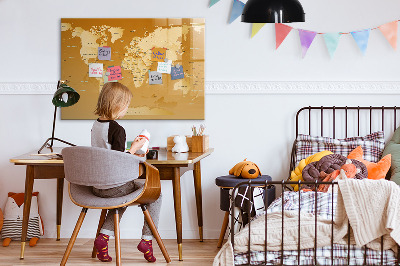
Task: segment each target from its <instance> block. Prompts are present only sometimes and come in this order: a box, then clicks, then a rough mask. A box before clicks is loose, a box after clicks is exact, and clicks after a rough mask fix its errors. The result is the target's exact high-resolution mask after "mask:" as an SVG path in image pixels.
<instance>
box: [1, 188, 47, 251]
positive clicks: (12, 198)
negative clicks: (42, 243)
mask: <svg viewBox="0 0 400 266" xmlns="http://www.w3.org/2000/svg"><path fill="white" fill-rule="evenodd" d="M38 195H39V192H33V193H32V200H31V211H30V215H29V221H28V226H29V228H28V232H27V239H29V246H30V247H34V246H36V243H37V242H38V241H39V237H40V235H43V226H42V225H43V223H42V221H41V218H40V216H39V208H38V200H37V196H38ZM23 203H24V193H13V192H9V193H8V198H7V202H6V206H5V208H4V219H2V220H1V221H2V223H3V228H0V229H1V230H2V231H1V236H2V237H3V247H8V246H9V245H10V243H11V241H12V239H14V240H16V239H21V228H22V213H23V211H22V210H23V207H24V206H23Z"/></svg>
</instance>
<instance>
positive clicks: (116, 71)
mask: <svg viewBox="0 0 400 266" xmlns="http://www.w3.org/2000/svg"><path fill="white" fill-rule="evenodd" d="M107 72H110V75H109V76H108V81H114V80H120V79H122V73H121V67H120V66H109V67H108V68H107Z"/></svg>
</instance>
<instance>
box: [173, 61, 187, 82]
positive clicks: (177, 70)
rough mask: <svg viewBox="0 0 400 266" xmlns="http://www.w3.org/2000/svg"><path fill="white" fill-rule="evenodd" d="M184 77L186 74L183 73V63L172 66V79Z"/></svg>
mask: <svg viewBox="0 0 400 266" xmlns="http://www.w3.org/2000/svg"><path fill="white" fill-rule="evenodd" d="M184 77H185V74H184V73H183V66H182V65H176V66H173V67H172V68H171V79H172V80H176V79H183V78H184Z"/></svg>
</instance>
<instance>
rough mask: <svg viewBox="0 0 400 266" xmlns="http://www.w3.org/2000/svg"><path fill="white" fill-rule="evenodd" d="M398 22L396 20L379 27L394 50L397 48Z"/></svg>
mask: <svg viewBox="0 0 400 266" xmlns="http://www.w3.org/2000/svg"><path fill="white" fill-rule="evenodd" d="M397 22H398V21H397V20H396V21H393V22H389V23H386V24H384V25H382V26H379V27H378V29H379V30H380V31H381V32H382V33H383V35H384V36H385V38H386V39H387V40H388V42H389V43H390V45H391V46H392V47H393V49H394V50H396V48H397Z"/></svg>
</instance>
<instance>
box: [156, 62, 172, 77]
mask: <svg viewBox="0 0 400 266" xmlns="http://www.w3.org/2000/svg"><path fill="white" fill-rule="evenodd" d="M171 65H172V60H167V62H158V67H157V72H159V73H166V74H171Z"/></svg>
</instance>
